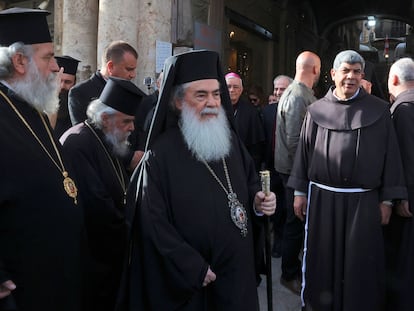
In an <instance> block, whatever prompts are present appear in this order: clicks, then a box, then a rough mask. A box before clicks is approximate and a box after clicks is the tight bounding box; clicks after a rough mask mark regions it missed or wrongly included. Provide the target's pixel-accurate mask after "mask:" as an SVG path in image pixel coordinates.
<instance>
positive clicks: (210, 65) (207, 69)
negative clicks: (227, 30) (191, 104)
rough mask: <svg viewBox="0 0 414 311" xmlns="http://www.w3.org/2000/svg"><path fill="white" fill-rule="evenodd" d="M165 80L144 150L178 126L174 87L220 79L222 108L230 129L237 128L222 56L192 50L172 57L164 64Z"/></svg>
mask: <svg viewBox="0 0 414 311" xmlns="http://www.w3.org/2000/svg"><path fill="white" fill-rule="evenodd" d="M163 72H164V76H163V81H162V83H161V89H160V95H159V97H158V102H157V105H156V108H155V112H154V117H153V120H152V124H151V126H150V131H149V133H148V138H147V142H146V147H145V149H149V148H150V147H151V145H152V143H153V142H154V141H155V140H156V138H157V137H158V136H159V135H160V134H161V133H162V132H164V131H165V130H166V129H167V128H168V127H171V126H175V125H176V124H177V121H178V120H177V115H176V113H175V112H173V111H171V107H170V106H171V105H170V101H171V93H172V90H173V88H174V86H176V85H179V84H183V83H187V82H192V81H197V80H203V79H217V80H218V81H219V83H220V91H221V105H222V106H223V108H224V110H225V111H226V114H227V118H228V120H229V122H230V125H231V127H232V128H233V129H234V130H235V131H236V129H235V126H234V121H233V119H234V117H233V106H232V105H231V101H230V96H229V93H228V90H227V85H226V80H225V79H224V74H223V71H222V68H221V63H220V59H219V54H218V53H217V52H215V51H209V50H193V51H189V52H184V53H180V54H177V55H174V56H170V57H169V58H167V59H166V60H165V63H164V69H163Z"/></svg>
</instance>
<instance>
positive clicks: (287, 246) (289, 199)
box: [280, 174, 304, 281]
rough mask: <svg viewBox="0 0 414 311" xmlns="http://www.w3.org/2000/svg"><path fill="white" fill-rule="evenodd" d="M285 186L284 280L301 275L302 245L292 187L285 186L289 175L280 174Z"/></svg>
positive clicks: (299, 223)
mask: <svg viewBox="0 0 414 311" xmlns="http://www.w3.org/2000/svg"><path fill="white" fill-rule="evenodd" d="M280 176H281V177H282V181H283V186H284V188H285V203H286V223H285V227H284V232H283V241H282V277H283V278H284V279H285V280H286V281H290V280H293V279H294V278H296V277H298V276H301V271H302V269H301V266H302V264H301V261H300V260H299V253H300V251H301V250H302V247H303V238H304V223H303V222H302V221H301V220H300V219H299V218H298V217H296V215H295V213H294V210H293V198H294V189H292V188H289V187H288V186H287V181H288V179H289V175H286V174H280Z"/></svg>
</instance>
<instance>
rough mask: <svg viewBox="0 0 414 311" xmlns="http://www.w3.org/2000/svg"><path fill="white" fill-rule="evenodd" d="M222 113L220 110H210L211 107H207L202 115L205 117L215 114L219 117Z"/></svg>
mask: <svg viewBox="0 0 414 311" xmlns="http://www.w3.org/2000/svg"><path fill="white" fill-rule="evenodd" d="M219 112H220V110H219V109H218V108H210V107H206V108H204V109H203V110H201V112H200V114H201V115H204V114H214V115H218V114H219Z"/></svg>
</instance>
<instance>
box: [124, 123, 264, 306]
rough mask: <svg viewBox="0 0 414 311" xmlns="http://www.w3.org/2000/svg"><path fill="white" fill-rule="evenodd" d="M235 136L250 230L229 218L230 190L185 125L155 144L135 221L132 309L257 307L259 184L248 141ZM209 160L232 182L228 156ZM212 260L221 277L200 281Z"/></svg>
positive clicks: (234, 158)
mask: <svg viewBox="0 0 414 311" xmlns="http://www.w3.org/2000/svg"><path fill="white" fill-rule="evenodd" d="M232 141H233V145H232V151H231V155H230V156H229V157H227V158H226V163H227V166H228V170H229V174H230V179H231V185H232V187H233V190H234V191H235V192H236V193H237V196H238V199H239V200H240V202H241V203H242V204H243V206H244V207H245V208H246V210H247V213H248V218H249V221H248V230H249V233H248V235H247V237H242V235H241V232H240V229H238V228H237V227H236V226H235V224H234V223H233V222H232V220H231V217H230V208H229V206H228V201H227V196H226V194H225V192H224V190H223V189H222V188H221V187H220V185H219V184H218V182H217V181H216V180H215V179H214V177H213V176H212V174H211V173H210V172H209V171H208V170H207V168H206V166H205V165H204V164H203V163H202V162H200V161H198V160H196V159H195V158H194V157H193V156H192V154H191V153H190V151H189V150H188V148H187V147H186V145H185V143H184V140H183V138H182V135H181V133H180V131H179V129H178V128H174V129H170V130H169V131H168V132H166V133H164V134H162V136H161V137H160V138H159V139H158V140H157V141H156V143H155V144H154V148H152V149H151V151H150V154H149V158H148V159H147V162H146V164H145V166H144V168H145V169H144V178H143V187H142V203H141V204H138V206H137V210H136V217H135V223H134V234H133V240H134V242H135V248H134V250H133V253H132V264H131V272H130V276H131V277H132V280H131V286H132V288H131V290H130V293H131V294H130V297H129V298H130V307H131V308H130V310H134V309H136V310H246V311H252V310H257V309H258V299H257V290H256V277H255V263H254V260H255V259H254V251H253V248H254V245H253V244H254V243H253V234H252V223H253V222H256V221H258V220H259V219H258V218H260V217H257V216H256V215H255V214H254V212H253V210H252V208H253V198H254V195H255V193H256V192H257V191H258V190H259V188H260V185H259V183H258V177H257V173H256V171H255V168H254V164H253V161H252V159H251V157H250V156H249V154H248V153H247V151H246V149H245V148H244V147H242V146H241V145H240V144H241V143H240V141H239V140H238V138H237V137H236V136H234V135H233V136H232ZM209 165H210V166H211V167H212V169H213V170H214V172H215V173H216V174H217V176H218V178H219V179H220V180H221V181H222V183H223V184H224V185H225V186H226V188H227V183H226V179H225V176H224V170H223V165H222V162H221V161H218V162H212V163H209ZM209 265H210V267H211V269H212V270H213V272H215V273H216V275H217V279H216V281H214V282H212V283H211V284H209V285H208V286H207V287H202V283H203V280H204V276H205V274H206V272H207V268H208V266H209ZM140 293H141V294H142V297H140Z"/></svg>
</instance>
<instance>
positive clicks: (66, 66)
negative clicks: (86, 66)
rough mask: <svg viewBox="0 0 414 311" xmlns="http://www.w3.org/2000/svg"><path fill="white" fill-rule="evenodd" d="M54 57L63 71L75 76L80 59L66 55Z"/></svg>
mask: <svg viewBox="0 0 414 311" xmlns="http://www.w3.org/2000/svg"><path fill="white" fill-rule="evenodd" d="M55 58H56V62H57V63H58V66H59V68H60V67H63V73H67V74H70V75H73V76H76V72H77V71H78V63H79V62H80V60H77V59H76V58H73V57H70V56H68V55H63V56H55Z"/></svg>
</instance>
